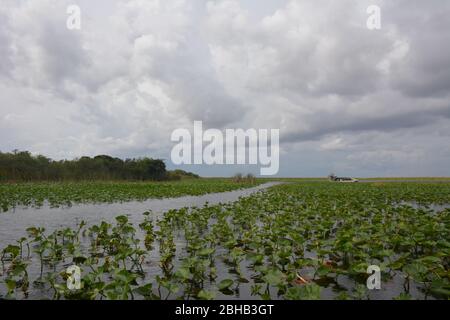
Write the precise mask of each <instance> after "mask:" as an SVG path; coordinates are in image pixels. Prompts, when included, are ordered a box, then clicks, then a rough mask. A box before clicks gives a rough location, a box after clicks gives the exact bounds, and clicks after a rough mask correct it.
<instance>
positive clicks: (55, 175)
mask: <svg viewBox="0 0 450 320" xmlns="http://www.w3.org/2000/svg"><path fill="white" fill-rule="evenodd" d="M184 177H191V178H198V175H195V174H193V173H190V172H185V171H183V170H175V171H167V170H166V165H165V163H164V161H163V160H160V159H152V158H147V157H144V158H133V159H126V160H122V159H119V158H114V157H111V156H108V155H98V156H95V157H93V158H91V157H81V158H77V159H74V160H60V161H55V160H52V159H50V158H48V157H45V156H43V155H32V154H31V153H30V152H28V151H17V150H14V151H13V152H8V153H3V152H0V181H59V180H141V181H142V180H178V179H182V178H184Z"/></svg>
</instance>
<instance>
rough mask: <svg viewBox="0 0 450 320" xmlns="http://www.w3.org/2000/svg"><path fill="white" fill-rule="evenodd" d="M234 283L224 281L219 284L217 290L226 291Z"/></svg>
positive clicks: (228, 280)
mask: <svg viewBox="0 0 450 320" xmlns="http://www.w3.org/2000/svg"><path fill="white" fill-rule="evenodd" d="M233 283H234V281H233V280H231V279H224V280H222V281H220V282H219V284H218V285H217V288H218V289H219V290H225V289H228V288H230V287H231V286H232V285H233Z"/></svg>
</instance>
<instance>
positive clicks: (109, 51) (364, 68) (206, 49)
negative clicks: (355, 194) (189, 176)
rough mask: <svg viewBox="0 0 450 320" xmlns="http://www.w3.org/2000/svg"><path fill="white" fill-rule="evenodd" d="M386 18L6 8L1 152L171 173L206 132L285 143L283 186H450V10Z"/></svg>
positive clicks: (184, 4) (341, 12)
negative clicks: (439, 179)
mask: <svg viewBox="0 0 450 320" xmlns="http://www.w3.org/2000/svg"><path fill="white" fill-rule="evenodd" d="M74 2H75V3H78V4H79V5H80V7H81V10H82V19H83V21H82V30H80V31H70V30H67V28H65V25H66V24H65V19H66V17H67V14H66V11H65V9H66V7H67V5H68V4H72V3H74ZM375 2H376V3H377V4H378V5H380V7H381V9H382V26H383V27H382V29H381V30H379V31H370V30H368V29H367V28H366V19H367V13H366V8H367V6H368V5H369V4H373V1H350V0H345V1H339V2H336V1H331V0H318V1H314V2H312V1H275V0H272V1H268V2H267V3H265V4H264V6H262V4H260V3H257V2H256V1H255V2H249V1H244V2H239V1H233V0H225V1H199V2H192V1H182V0H167V1H162V0H160V1H157V0H152V1H144V0H132V1H122V0H114V1H103V2H96V3H92V2H89V1H85V0H79V1H68V0H63V1H56V0H42V1H31V0H28V1H20V2H18V1H12V0H5V1H4V3H2V8H0V21H1V24H0V54H1V56H2V59H1V61H0V124H1V126H0V135H1V137H2V139H1V140H0V150H2V151H7V150H11V149H14V148H19V149H28V150H31V151H33V152H40V153H44V154H46V155H49V156H51V157H55V158H64V157H75V156H81V155H84V154H88V155H94V154H98V153H110V154H112V155H116V156H121V157H126V156H139V155H151V156H158V157H163V158H168V157H169V154H170V148H171V147H172V144H171V142H170V133H171V131H172V130H173V129H174V128H178V127H188V128H190V126H191V125H192V122H193V121H194V120H202V121H203V122H204V124H205V125H206V126H208V127H217V128H225V127H231V128H234V127H242V128H280V129H281V143H282V163H281V174H284V175H296V174H303V175H318V174H327V173H328V170H331V169H333V170H336V169H340V170H346V171H351V172H355V173H358V174H375V173H376V172H380V173H384V174H390V173H391V172H398V174H408V173H411V174H414V172H415V170H414V168H417V167H418V166H420V168H421V170H422V172H423V173H424V174H427V172H430V174H431V173H436V174H439V173H440V174H449V173H448V172H446V171H445V170H447V169H444V168H442V169H437V164H440V163H443V162H444V160H446V159H448V156H449V154H450V152H449V151H448V149H445V148H444V147H443V146H442V144H445V140H446V139H447V138H448V137H449V136H450V129H449V128H450V126H448V122H449V119H450V105H449V103H448V101H449V96H450V76H449V75H450V72H449V68H450V60H449V57H450V45H449V44H450V41H449V40H450V39H449V35H448V33H446V32H445V31H444V30H448V29H449V28H450V21H449V20H448V19H447V17H448V15H449V14H450V4H448V3H447V2H439V1H438V2H439V3H438V4H434V3H433V4H431V3H429V2H428V3H427V4H424V3H423V2H420V1H418V0H417V1H413V3H414V5H412V4H411V1H405V0H395V1H387V0H379V1H375ZM262 7H264V8H263V9H261V8H262ZM447 141H448V140H447ZM447 144H448V143H447ZM306 152H309V154H308V155H306ZM299 159H300V160H301V159H304V160H308V161H307V162H302V167H301V168H299V167H298V166H297V163H298V161H299ZM374 168H375V169H374ZM200 170H203V169H202V168H200ZM217 170H218V171H217V172H218V174H221V173H225V172H226V173H229V172H231V171H226V170H233V169H223V168H217ZM221 170H222V171H221ZM374 170H375V171H376V172H375V171H374ZM427 170H428V171H427ZM208 172H210V171H208ZM231 173H234V172H231ZM393 174H394V173H393Z"/></svg>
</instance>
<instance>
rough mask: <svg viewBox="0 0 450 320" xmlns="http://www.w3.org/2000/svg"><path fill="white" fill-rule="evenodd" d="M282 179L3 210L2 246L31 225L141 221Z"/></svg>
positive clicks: (241, 194) (243, 194) (0, 216)
mask: <svg viewBox="0 0 450 320" xmlns="http://www.w3.org/2000/svg"><path fill="white" fill-rule="evenodd" d="M277 184H280V182H268V183H264V184H261V185H258V186H256V187H253V188H248V189H240V190H234V191H229V192H220V193H210V194H205V195H202V196H185V197H179V198H166V199H149V200H145V201H130V202H122V203H102V204H76V205H72V206H70V207H58V208H51V207H50V206H48V205H44V206H42V207H40V208H15V209H13V210H9V211H7V212H4V213H0V248H3V247H5V246H7V245H8V244H10V243H15V241H16V240H17V239H19V238H20V237H22V236H25V235H26V231H25V230H26V229H27V228H29V227H32V226H34V227H44V228H46V230H47V231H49V232H52V231H54V230H56V229H61V228H65V227H71V228H73V227H75V226H76V225H77V224H78V223H79V222H81V221H82V220H84V221H86V222H87V223H88V225H92V224H97V223H99V222H101V221H110V222H113V221H114V218H115V217H117V216H119V215H127V216H128V217H129V220H130V222H132V223H134V224H136V223H139V222H142V219H143V216H142V213H144V212H145V211H149V210H151V211H153V212H154V213H155V214H156V215H162V214H163V213H164V212H166V211H168V210H172V209H181V208H183V207H202V206H204V205H205V204H210V205H214V204H219V203H228V202H233V201H237V200H239V198H240V197H246V196H249V195H251V194H253V193H255V192H258V191H261V190H264V189H267V188H269V187H272V186H274V185H277ZM154 216H155V215H154Z"/></svg>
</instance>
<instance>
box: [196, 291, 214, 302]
mask: <svg viewBox="0 0 450 320" xmlns="http://www.w3.org/2000/svg"><path fill="white" fill-rule="evenodd" d="M215 296H216V295H215V294H214V292H211V291H206V290H200V292H199V293H198V294H197V298H199V299H201V300H213V299H214V298H215Z"/></svg>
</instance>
